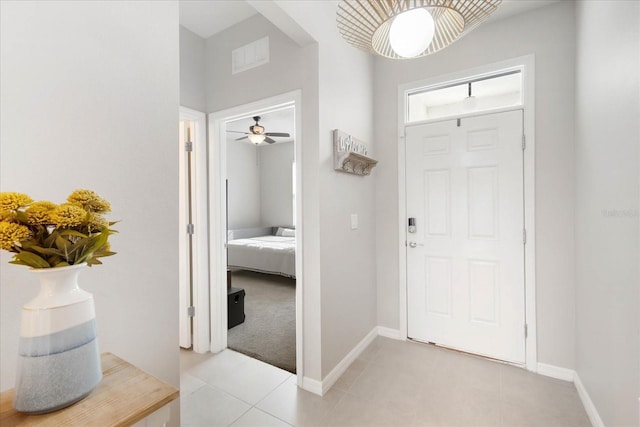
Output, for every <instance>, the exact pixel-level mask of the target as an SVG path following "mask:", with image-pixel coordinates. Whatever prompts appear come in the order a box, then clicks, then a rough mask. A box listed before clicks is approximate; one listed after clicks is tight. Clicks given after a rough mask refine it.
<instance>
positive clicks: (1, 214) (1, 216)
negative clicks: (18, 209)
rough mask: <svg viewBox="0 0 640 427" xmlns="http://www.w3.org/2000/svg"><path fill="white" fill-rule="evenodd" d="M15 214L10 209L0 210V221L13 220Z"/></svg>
mask: <svg viewBox="0 0 640 427" xmlns="http://www.w3.org/2000/svg"><path fill="white" fill-rule="evenodd" d="M15 219H16V214H15V213H13V212H10V211H0V221H7V222H15Z"/></svg>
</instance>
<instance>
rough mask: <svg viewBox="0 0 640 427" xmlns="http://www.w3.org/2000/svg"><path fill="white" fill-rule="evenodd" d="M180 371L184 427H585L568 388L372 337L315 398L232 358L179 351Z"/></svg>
mask: <svg viewBox="0 0 640 427" xmlns="http://www.w3.org/2000/svg"><path fill="white" fill-rule="evenodd" d="M183 358H186V359H187V360H182V359H183ZM181 366H182V368H183V369H184V371H186V373H184V375H183V378H182V379H181V383H182V394H183V396H182V397H181V402H182V405H183V406H182V408H183V409H182V420H183V424H182V425H184V426H192V425H198V426H207V427H208V426H213V425H231V423H234V422H235V424H233V425H234V426H246V425H249V426H250V425H256V426H258V425H259V426H262V425H264V426H270V425H274V426H283V425H285V426H286V425H294V426H298V427H305V426H314V427H317V426H332V427H340V426H361V427H368V426H398V427H404V426H445V427H463V426H473V427H482V426H486V427H498V426H504V427H512V426H513V427H515V426H529V427H531V426H533V427H547V426H549V427H587V426H590V423H589V419H588V417H587V414H586V412H585V410H584V407H583V406H582V403H581V401H580V398H579V396H578V393H577V391H576V389H575V387H574V385H573V384H572V383H569V382H565V381H560V380H555V379H552V378H548V377H543V376H540V375H536V374H532V373H530V372H527V371H526V370H524V369H521V368H518V367H514V366H511V365H507V364H502V363H498V362H495V361H490V360H486V359H483V358H479V357H474V356H471V355H467V354H464V353H459V352H455V351H452V350H447V349H443V348H440V347H436V346H433V345H426V344H420V343H414V342H401V341H394V340H391V339H387V338H380V337H378V338H376V339H375V340H374V341H373V342H372V343H371V345H370V346H369V347H368V348H367V349H366V350H365V351H364V352H363V353H362V354H361V356H360V357H359V358H358V359H356V361H355V362H354V363H352V365H351V366H350V367H349V368H348V369H347V371H346V372H345V373H344V375H343V376H342V377H341V378H340V379H339V380H338V381H337V382H336V384H335V385H334V387H333V388H332V389H331V390H330V391H329V392H328V393H327V394H326V395H325V396H322V397H321V396H317V395H315V394H312V393H308V392H306V391H304V390H302V389H299V388H298V387H297V385H296V377H295V376H293V375H291V374H289V373H288V372H286V371H282V370H280V369H278V368H275V367H272V366H270V365H266V364H264V363H262V362H259V361H257V360H254V359H250V358H248V357H247V356H244V355H242V354H239V353H236V352H233V351H231V350H225V351H224V352H221V353H219V354H217V355H210V356H208V357H204V356H202V355H196V356H194V355H189V354H187V355H184V354H183V353H182V352H181ZM184 371H183V372H184ZM203 382H205V383H206V385H203ZM207 402H208V403H207ZM252 405H253V407H251V406H252ZM218 407H222V409H220V410H216V409H215V408H218ZM234 417H235V418H234ZM225 423H226V424H225Z"/></svg>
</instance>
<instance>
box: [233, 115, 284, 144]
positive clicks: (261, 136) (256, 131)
mask: <svg viewBox="0 0 640 427" xmlns="http://www.w3.org/2000/svg"><path fill="white" fill-rule="evenodd" d="M253 120H254V121H255V122H256V124H255V125H251V126H249V132H239V131H237V130H228V131H227V132H231V133H243V134H245V135H246V136H241V137H240V138H236V141H240V140H243V139H247V138H248V139H249V141H251V142H253V143H254V144H255V145H258V144H260V143H261V142H262V141H266V142H267V143H269V144H273V143H274V142H276V140H275V139H273V138H271V137H272V136H273V137H280V138H288V137H290V136H291V135H289V134H288V133H286V132H265V131H264V126H262V125H261V124H260V123H259V122H260V116H254V117H253Z"/></svg>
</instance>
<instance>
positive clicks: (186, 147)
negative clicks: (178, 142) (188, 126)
mask: <svg viewBox="0 0 640 427" xmlns="http://www.w3.org/2000/svg"><path fill="white" fill-rule="evenodd" d="M184 151H186V152H187V153H190V152H192V151H193V142H191V141H187V142H185V143H184Z"/></svg>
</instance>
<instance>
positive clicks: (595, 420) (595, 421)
mask: <svg viewBox="0 0 640 427" xmlns="http://www.w3.org/2000/svg"><path fill="white" fill-rule="evenodd" d="M573 383H574V384H575V386H576V390H578V395H579V396H580V400H582V405H583V406H584V410H585V411H587V415H588V416H589V421H591V425H592V426H593V427H604V422H603V421H602V418H600V414H598V410H597V409H596V405H594V404H593V401H592V400H591V397H590V396H589V393H588V392H587V389H586V388H585V386H584V384H582V381H581V380H580V376H579V375H578V373H577V372H574V379H573Z"/></svg>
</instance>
